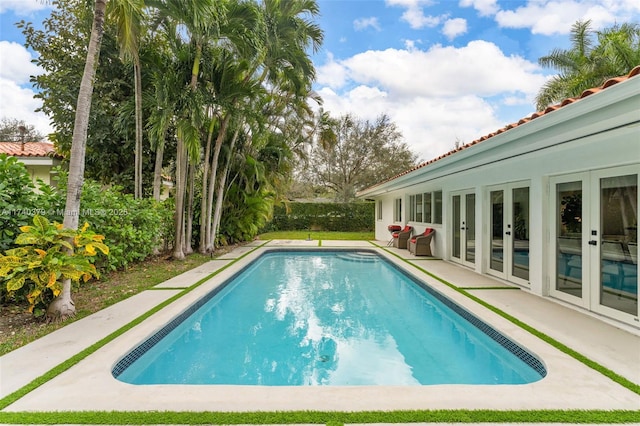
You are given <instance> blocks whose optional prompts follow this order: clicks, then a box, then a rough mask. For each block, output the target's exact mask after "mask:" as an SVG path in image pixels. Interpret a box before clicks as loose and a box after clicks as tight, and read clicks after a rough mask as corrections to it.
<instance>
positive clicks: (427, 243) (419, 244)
mask: <svg viewBox="0 0 640 426" xmlns="http://www.w3.org/2000/svg"><path fill="white" fill-rule="evenodd" d="M435 233H436V230H435V229H433V228H427V229H425V230H424V232H423V233H422V234H420V235H416V236H415V237H413V238H411V240H409V253H411V254H413V255H415V256H433V254H432V253H431V239H432V238H433V236H434V235H435Z"/></svg>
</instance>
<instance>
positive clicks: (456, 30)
mask: <svg viewBox="0 0 640 426" xmlns="http://www.w3.org/2000/svg"><path fill="white" fill-rule="evenodd" d="M466 32H467V20H466V19H462V18H455V19H448V20H446V21H445V23H444V25H443V26H442V33H443V34H444V35H445V36H446V37H447V38H448V39H449V40H453V39H454V38H456V37H458V36H459V35H462V34H464V33H466Z"/></svg>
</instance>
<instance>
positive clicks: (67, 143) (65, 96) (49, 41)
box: [18, 0, 151, 193]
mask: <svg viewBox="0 0 640 426" xmlns="http://www.w3.org/2000/svg"><path fill="white" fill-rule="evenodd" d="M111 3H113V2H111ZM52 4H53V6H54V9H53V10H52V12H51V14H50V16H49V17H47V18H46V19H45V20H44V21H43V29H42V30H36V29H35V28H34V27H33V25H32V24H31V23H25V22H21V23H19V24H18V26H19V27H21V28H22V32H23V34H24V36H25V40H26V45H27V46H28V47H31V48H32V49H34V50H35V51H37V52H38V54H39V55H38V57H37V59H36V63H37V64H38V65H39V66H40V67H41V68H43V69H44V70H45V72H44V73H43V74H40V75H38V76H35V77H33V78H32V82H33V83H34V84H35V86H36V87H37V88H38V93H37V94H36V95H35V97H37V98H40V99H42V108H41V110H42V111H44V112H45V113H46V114H47V115H48V116H49V117H50V118H51V121H52V125H53V127H54V129H55V133H54V134H53V135H52V137H51V140H52V141H53V142H54V143H55V145H56V148H57V149H58V150H59V151H61V152H62V153H63V154H65V157H66V158H67V159H68V158H69V154H70V151H71V141H72V135H73V124H74V120H75V110H76V104H77V99H78V93H79V89H80V81H81V80H82V73H83V70H84V65H85V58H86V52H87V40H88V39H89V37H90V32H91V25H92V22H93V10H92V8H89V7H87V6H86V2H85V1H83V0H67V1H60V0H54V1H52ZM117 41H118V40H117V37H116V26H115V25H114V23H110V22H105V32H104V35H103V39H102V43H101V50H100V56H99V65H98V67H97V69H96V75H95V78H94V84H93V96H92V99H91V109H90V111H89V127H88V129H87V146H86V152H85V175H86V177H89V178H93V179H96V180H98V181H100V182H103V183H115V184H118V185H122V186H123V187H124V188H125V190H127V191H130V192H132V193H133V190H134V186H133V182H134V161H133V156H132V155H131V154H132V153H133V152H134V150H135V135H134V121H133V116H134V109H133V93H134V89H133V87H132V83H131V82H133V72H132V69H131V66H128V65H127V64H125V63H123V61H122V60H121V59H120V56H119V54H120V48H119V45H118V42H117ZM128 104H131V105H132V106H131V111H130V112H129V113H126V112H122V108H123V107H124V106H127V105H128ZM125 114H126V116H127V120H129V116H130V117H131V120H130V122H129V121H124V122H122V123H121V122H120V121H121V120H120V118H121V116H124V115H125ZM148 173H149V174H150V173H151V166H149V167H148Z"/></svg>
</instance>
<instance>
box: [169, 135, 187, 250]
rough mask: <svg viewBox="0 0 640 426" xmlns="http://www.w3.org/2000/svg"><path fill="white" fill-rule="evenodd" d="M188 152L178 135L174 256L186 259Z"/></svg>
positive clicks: (180, 136)
mask: <svg viewBox="0 0 640 426" xmlns="http://www.w3.org/2000/svg"><path fill="white" fill-rule="evenodd" d="M186 156H187V152H186V149H185V147H184V139H183V137H182V135H178V143H177V148H176V189H175V198H176V209H175V216H174V219H175V233H176V236H175V243H174V247H173V255H172V257H173V258H174V259H177V260H182V259H184V250H183V247H184V191H185V181H184V180H185V179H184V178H185V176H184V174H185V173H184V170H185V169H186Z"/></svg>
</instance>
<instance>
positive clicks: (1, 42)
mask: <svg viewBox="0 0 640 426" xmlns="http://www.w3.org/2000/svg"><path fill="white" fill-rule="evenodd" d="M43 3H45V2H42V1H40V0H0V96H1V97H2V102H0V117H9V118H19V119H23V120H25V121H27V122H28V123H30V124H34V125H36V127H37V128H38V129H40V130H41V131H43V132H45V133H47V132H49V131H50V130H51V128H50V127H49V124H48V119H47V118H46V117H44V116H42V114H36V113H34V112H33V110H34V109H35V108H37V106H38V102H36V101H35V100H34V99H33V98H32V96H33V90H32V88H31V87H30V85H29V75H32V74H36V73H38V69H37V68H36V67H35V66H33V65H32V64H30V62H29V61H30V59H31V58H32V57H33V55H34V53H33V52H28V51H27V50H26V49H25V48H24V47H23V46H22V44H23V42H24V38H23V37H22V34H21V33H20V32H19V31H18V30H17V29H16V28H15V26H14V25H13V23H15V22H17V21H19V20H21V19H25V20H28V21H32V22H34V23H40V22H41V21H42V19H43V17H46V16H47V15H48V9H47V8H48V6H47V5H46V4H43ZM318 4H319V6H320V13H321V16H320V18H319V24H320V26H321V27H322V29H323V30H324V33H325V42H324V45H323V46H322V48H321V50H320V51H319V52H317V53H316V54H314V56H313V59H314V63H315V65H316V69H317V77H318V78H317V82H316V84H315V89H316V91H317V92H318V93H320V95H321V96H322V98H323V99H324V105H323V108H324V109H325V110H327V111H329V112H331V113H332V114H333V115H334V116H339V115H341V114H345V113H353V114H355V115H357V116H358V117H361V118H364V119H375V117H376V116H377V115H379V114H383V113H384V114H388V115H389V116H390V117H391V119H392V120H393V121H394V122H395V123H396V124H397V125H398V127H399V129H400V130H401V132H402V133H403V135H404V138H405V141H406V142H407V143H408V144H409V145H410V146H411V148H412V149H413V150H414V151H415V152H416V153H418V154H419V156H420V158H421V159H422V160H429V159H431V158H434V157H436V156H438V155H440V154H442V153H444V152H446V151H449V150H450V149H451V148H453V146H454V144H455V142H456V140H458V141H461V142H465V143H466V142H470V141H472V140H474V139H477V138H479V137H481V136H483V135H485V134H488V133H490V132H493V131H494V130H497V129H499V128H501V127H503V126H504V125H506V124H508V123H512V122H514V121H518V120H519V119H520V118H522V117H525V116H527V115H529V114H530V113H532V112H534V107H533V100H534V97H535V94H536V93H537V91H538V89H539V88H540V86H541V85H542V84H543V83H544V82H545V80H546V79H547V78H548V77H549V76H550V75H552V73H553V71H552V70H546V69H542V68H541V67H540V66H538V64H537V59H538V58H539V57H540V56H542V55H545V54H547V53H549V52H550V51H551V49H553V48H555V47H561V48H563V47H567V46H568V45H569V38H568V32H569V30H570V28H571V25H572V24H573V23H574V22H575V21H576V20H578V19H591V20H592V22H593V27H594V29H601V28H605V27H610V26H612V25H614V24H615V23H622V22H635V23H640V2H638V1H637V0H598V1H596V0H318Z"/></svg>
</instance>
